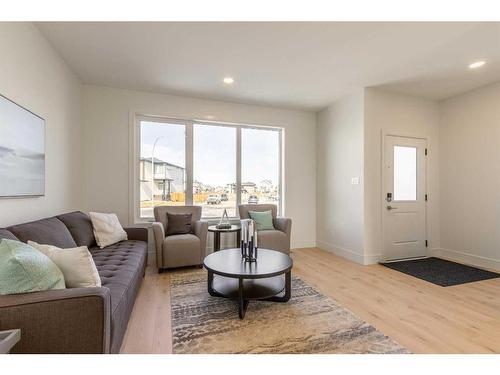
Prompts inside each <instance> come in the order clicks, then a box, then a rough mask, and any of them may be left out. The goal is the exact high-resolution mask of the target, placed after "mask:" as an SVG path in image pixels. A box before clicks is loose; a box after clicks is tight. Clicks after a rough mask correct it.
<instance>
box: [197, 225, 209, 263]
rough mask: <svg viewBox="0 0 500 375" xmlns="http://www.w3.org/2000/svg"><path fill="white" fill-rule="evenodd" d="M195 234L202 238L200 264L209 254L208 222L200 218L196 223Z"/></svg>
mask: <svg viewBox="0 0 500 375" xmlns="http://www.w3.org/2000/svg"><path fill="white" fill-rule="evenodd" d="M194 234H195V235H196V236H197V237H198V238H199V239H200V242H201V244H200V250H201V254H200V264H201V263H203V259H204V258H205V255H206V254H207V235H208V222H206V221H203V220H198V221H196V222H195V223H194Z"/></svg>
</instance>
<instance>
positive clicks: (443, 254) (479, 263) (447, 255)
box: [430, 248, 500, 271]
mask: <svg viewBox="0 0 500 375" xmlns="http://www.w3.org/2000/svg"><path fill="white" fill-rule="evenodd" d="M430 253H431V254H432V256H435V257H437V258H443V259H447V260H451V261H455V262H458V263H464V264H467V265H470V266H474V267H479V268H485V269H490V270H495V271H500V259H493V258H487V257H483V256H480V255H475V254H470V253H466V252H462V251H457V250H450V249H443V248H435V249H431V251H430Z"/></svg>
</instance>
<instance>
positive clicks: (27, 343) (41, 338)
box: [0, 288, 111, 353]
mask: <svg viewBox="0 0 500 375" xmlns="http://www.w3.org/2000/svg"><path fill="white" fill-rule="evenodd" d="M110 326H111V298H110V292H109V289H108V288H74V289H61V290H47V291H43V292H33V293H23V294H13V295H8V296H0V330H8V329H15V328H19V329H21V340H20V341H19V343H17V344H16V345H15V346H14V348H13V349H12V353H109V351H110Z"/></svg>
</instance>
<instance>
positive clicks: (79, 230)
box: [57, 211, 96, 247]
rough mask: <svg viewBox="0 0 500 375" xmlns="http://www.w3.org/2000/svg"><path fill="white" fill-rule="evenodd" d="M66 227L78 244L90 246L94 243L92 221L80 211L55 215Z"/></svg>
mask: <svg viewBox="0 0 500 375" xmlns="http://www.w3.org/2000/svg"><path fill="white" fill-rule="evenodd" d="M57 218H58V219H59V220H61V221H62V222H63V223H64V225H66V227H67V228H68V230H69V232H70V233H71V236H73V239H74V240H75V242H76V244H77V245H78V246H87V247H92V246H95V245H96V242H95V237H94V230H93V229H92V222H91V221H90V218H89V216H88V215H87V214H85V213H83V212H81V211H75V212H70V213H67V214H63V215H59V216H57Z"/></svg>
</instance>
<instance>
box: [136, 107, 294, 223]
mask: <svg viewBox="0 0 500 375" xmlns="http://www.w3.org/2000/svg"><path fill="white" fill-rule="evenodd" d="M141 121H148V122H159V123H165V124H178V125H184V127H185V138H186V139H185V147H184V150H185V169H186V171H185V173H186V175H185V189H186V191H185V197H186V203H185V204H186V205H193V176H194V175H193V173H194V163H193V157H194V148H193V142H194V132H193V130H194V125H195V124H196V125H207V126H222V127H229V128H234V129H235V130H236V150H235V152H236V155H235V156H236V207H235V209H236V215H238V205H240V204H241V183H242V181H241V168H242V146H241V144H242V137H241V133H242V131H241V130H242V129H257V130H268V131H275V132H278V139H279V146H278V147H279V150H278V155H279V160H278V169H279V170H278V194H279V199H278V201H277V205H278V215H282V214H283V212H284V199H283V192H284V178H283V169H284V168H283V167H284V152H283V150H284V147H283V137H284V130H285V129H284V128H283V127H278V126H268V125H250V124H242V123H232V122H223V121H207V120H197V119H183V118H174V117H165V116H155V115H144V114H137V113H136V114H135V115H134V118H133V129H132V136H133V140H134V141H133V144H132V145H131V148H132V155H133V157H132V158H131V162H132V163H133V173H131V177H130V178H131V179H132V181H131V184H132V186H133V188H132V192H133V199H132V205H131V210H130V216H131V219H132V220H131V221H133V222H134V223H135V224H143V223H150V222H153V221H155V220H154V218H146V217H141V216H140V179H139V177H140V170H139V168H140V162H139V161H140V151H141V129H140V127H141ZM202 219H204V220H207V221H216V220H218V219H220V217H218V216H217V217H206V216H202ZM230 219H231V220H237V219H239V216H234V217H230Z"/></svg>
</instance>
